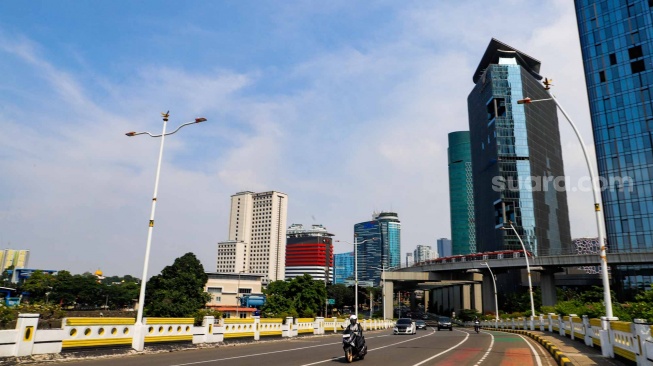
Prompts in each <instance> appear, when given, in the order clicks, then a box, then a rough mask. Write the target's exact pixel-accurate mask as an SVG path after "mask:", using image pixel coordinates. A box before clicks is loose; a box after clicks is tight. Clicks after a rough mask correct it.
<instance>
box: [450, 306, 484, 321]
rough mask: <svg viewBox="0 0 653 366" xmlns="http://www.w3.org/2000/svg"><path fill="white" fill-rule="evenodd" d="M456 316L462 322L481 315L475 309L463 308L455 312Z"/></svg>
mask: <svg viewBox="0 0 653 366" xmlns="http://www.w3.org/2000/svg"><path fill="white" fill-rule="evenodd" d="M456 317H457V318H458V319H460V320H462V321H464V322H468V321H470V320H474V318H476V317H479V318H480V317H481V313H479V312H478V311H477V310H476V309H463V310H460V312H458V313H456Z"/></svg>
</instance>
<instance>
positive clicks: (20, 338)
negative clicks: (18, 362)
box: [14, 314, 40, 357]
mask: <svg viewBox="0 0 653 366" xmlns="http://www.w3.org/2000/svg"><path fill="white" fill-rule="evenodd" d="M39 316H40V315H39V314H18V321H17V322H16V330H18V334H17V337H16V347H15V348H14V356H17V357H21V356H29V355H31V354H32V348H33V347H34V338H35V336H36V328H37V327H38V325H39Z"/></svg>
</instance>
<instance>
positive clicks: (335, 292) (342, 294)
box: [327, 283, 354, 309]
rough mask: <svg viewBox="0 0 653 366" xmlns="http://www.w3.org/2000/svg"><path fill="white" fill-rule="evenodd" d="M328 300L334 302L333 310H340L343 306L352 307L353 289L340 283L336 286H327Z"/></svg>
mask: <svg viewBox="0 0 653 366" xmlns="http://www.w3.org/2000/svg"><path fill="white" fill-rule="evenodd" d="M327 293H328V296H329V299H334V300H336V303H335V305H333V307H334V308H335V309H342V308H343V307H344V306H353V305H354V287H347V286H345V285H344V284H342V283H339V284H337V285H329V286H328V287H327Z"/></svg>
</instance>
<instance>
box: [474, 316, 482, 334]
mask: <svg viewBox="0 0 653 366" xmlns="http://www.w3.org/2000/svg"><path fill="white" fill-rule="evenodd" d="M480 327H481V321H480V320H479V319H478V317H477V316H475V317H474V330H475V331H476V332H477V333H478V331H479V329H480Z"/></svg>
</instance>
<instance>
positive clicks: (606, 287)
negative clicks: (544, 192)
mask: <svg viewBox="0 0 653 366" xmlns="http://www.w3.org/2000/svg"><path fill="white" fill-rule="evenodd" d="M550 88H551V84H550V81H549V80H547V79H545V82H544V89H545V90H546V91H547V93H548V94H549V96H550V97H551V98H547V99H536V100H532V99H531V98H528V97H527V98H524V99H521V100H518V101H517V104H530V103H535V102H544V101H548V100H552V101H553V102H554V103H555V105H556V107H558V109H559V110H560V112H562V115H563V116H565V118H566V119H567V122H569V124H570V125H571V128H572V129H573V130H574V133H575V134H576V137H577V138H578V141H579V142H580V147H581V148H582V149H583V155H584V156H585V163H587V170H589V173H590V179H591V180H592V193H593V195H594V215H595V218H596V229H597V231H598V234H599V245H600V248H601V249H600V253H599V257H600V258H601V279H602V281H603V301H604V302H605V316H606V318H608V320H610V319H614V315H613V313H612V298H611V296H610V278H609V277H608V257H607V253H606V247H605V226H604V224H603V218H602V217H601V198H600V194H599V188H598V187H597V185H598V184H599V181H598V179H597V176H598V172H597V173H595V171H594V166H593V165H592V164H591V163H590V158H589V155H588V154H587V148H586V147H585V141H584V140H583V137H582V136H581V135H580V132H579V131H578V128H576V125H575V124H574V122H573V121H572V120H571V118H570V117H569V115H568V114H567V112H565V110H564V109H563V108H562V106H561V105H560V103H558V100H557V99H556V98H555V96H553V94H552V93H551V89H550Z"/></svg>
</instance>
